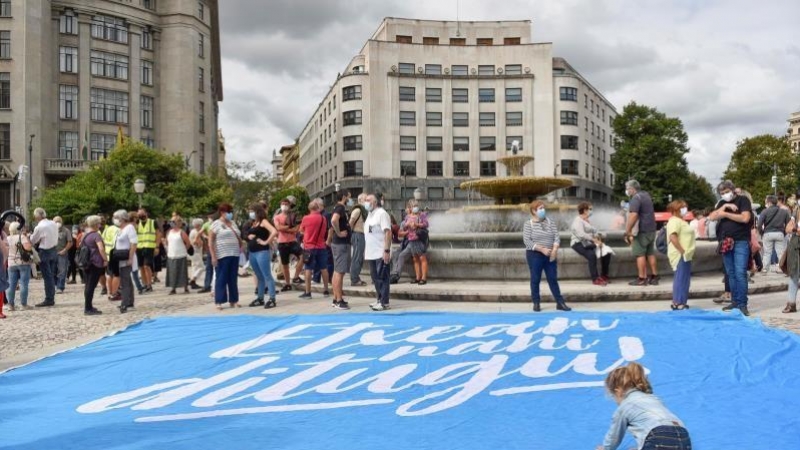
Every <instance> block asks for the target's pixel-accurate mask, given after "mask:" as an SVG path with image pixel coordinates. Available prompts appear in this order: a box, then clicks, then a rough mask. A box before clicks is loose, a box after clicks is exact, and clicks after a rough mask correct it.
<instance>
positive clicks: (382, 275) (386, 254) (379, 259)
mask: <svg viewBox="0 0 800 450" xmlns="http://www.w3.org/2000/svg"><path fill="white" fill-rule="evenodd" d="M364 208H366V210H367V212H369V216H367V220H366V221H365V222H364V237H365V240H366V248H365V250H364V259H365V260H366V261H368V262H369V273H370V275H371V276H372V283H373V284H374V285H375V291H377V294H378V301H377V302H375V303H373V304H371V305H369V306H370V308H372V309H373V311H385V310H387V309H389V261H391V253H392V219H391V218H390V217H389V213H387V212H386V210H385V209H383V207H381V206H380V203H378V199H377V198H376V197H375V196H374V195H369V196H367V201H366V203H365V204H364Z"/></svg>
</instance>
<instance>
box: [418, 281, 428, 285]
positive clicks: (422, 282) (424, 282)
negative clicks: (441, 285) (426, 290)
mask: <svg viewBox="0 0 800 450" xmlns="http://www.w3.org/2000/svg"><path fill="white" fill-rule="evenodd" d="M417 284H418V285H420V286H422V285H424V284H428V280H419V282H418V283H417Z"/></svg>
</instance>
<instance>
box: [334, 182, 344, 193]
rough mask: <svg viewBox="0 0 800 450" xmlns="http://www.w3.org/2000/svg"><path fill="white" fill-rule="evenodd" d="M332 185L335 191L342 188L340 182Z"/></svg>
mask: <svg viewBox="0 0 800 450" xmlns="http://www.w3.org/2000/svg"><path fill="white" fill-rule="evenodd" d="M333 187H334V188H335V189H336V192H339V189H341V188H342V184H341V183H336V184H334V185H333Z"/></svg>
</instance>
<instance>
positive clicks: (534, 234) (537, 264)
mask: <svg viewBox="0 0 800 450" xmlns="http://www.w3.org/2000/svg"><path fill="white" fill-rule="evenodd" d="M530 211H531V219H530V220H526V221H525V225H524V226H523V228H522V241H523V242H524V243H525V259H526V260H527V261H528V269H529V270H530V273H531V300H532V301H533V310H534V311H536V312H538V311H541V310H542V309H541V306H540V302H541V296H540V295H539V283H541V281H542V272H544V274H545V277H547V284H548V286H550V292H551V293H552V294H553V297H554V298H555V300H556V309H558V310H559V311H571V310H572V308H570V307H569V306H567V303H566V302H565V301H564V297H562V296H561V288H560V287H559V286H558V263H557V262H556V259H557V258H558V248H559V246H560V245H561V239H560V237H559V235H558V229H557V228H556V224H555V222H553V221H552V220H550V219H548V218H547V212H546V211H545V208H544V202H542V201H541V200H534V201H533V202H531V204H530Z"/></svg>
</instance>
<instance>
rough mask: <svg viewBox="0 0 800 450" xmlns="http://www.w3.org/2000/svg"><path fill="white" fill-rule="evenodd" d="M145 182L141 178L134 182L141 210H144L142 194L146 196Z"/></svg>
mask: <svg viewBox="0 0 800 450" xmlns="http://www.w3.org/2000/svg"><path fill="white" fill-rule="evenodd" d="M144 188H145V184H144V180H142V179H141V178H139V179H137V180H136V181H134V182H133V191H134V192H136V194H137V195H138V196H139V209H141V208H142V194H144Z"/></svg>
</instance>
